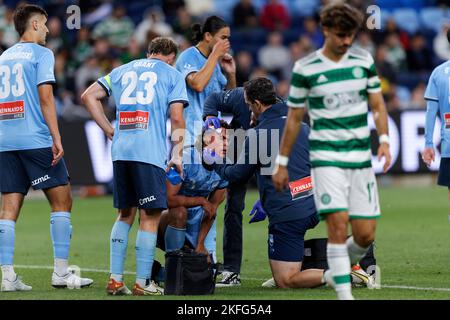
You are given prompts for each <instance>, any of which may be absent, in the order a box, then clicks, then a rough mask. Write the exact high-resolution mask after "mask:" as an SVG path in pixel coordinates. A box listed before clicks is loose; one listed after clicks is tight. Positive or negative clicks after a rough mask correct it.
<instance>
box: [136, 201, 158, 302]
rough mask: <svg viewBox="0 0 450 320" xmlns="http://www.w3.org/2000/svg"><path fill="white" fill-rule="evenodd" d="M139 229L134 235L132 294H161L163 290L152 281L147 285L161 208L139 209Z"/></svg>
mask: <svg viewBox="0 0 450 320" xmlns="http://www.w3.org/2000/svg"><path fill="white" fill-rule="evenodd" d="M139 211H140V223H139V231H138V234H137V237H136V284H135V285H134V288H133V294H134V295H162V294H164V290H163V289H162V288H160V287H159V286H158V285H156V283H154V282H153V281H151V282H150V284H149V285H147V280H149V279H150V278H151V270H152V266H153V261H154V257H155V251H156V239H157V233H158V225H159V220H160V218H161V212H162V210H161V209H140V210H139Z"/></svg>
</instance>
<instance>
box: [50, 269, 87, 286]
mask: <svg viewBox="0 0 450 320" xmlns="http://www.w3.org/2000/svg"><path fill="white" fill-rule="evenodd" d="M92 283H94V280H92V279H89V278H81V277H79V276H77V275H76V274H74V273H72V272H68V273H66V274H65V275H63V276H60V275H58V274H56V273H55V272H53V274H52V286H53V287H54V288H69V289H81V288H86V287H89V286H90V285H91V284H92Z"/></svg>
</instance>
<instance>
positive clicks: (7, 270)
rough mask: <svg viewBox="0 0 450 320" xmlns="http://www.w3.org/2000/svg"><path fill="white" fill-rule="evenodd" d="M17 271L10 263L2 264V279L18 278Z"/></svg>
mask: <svg viewBox="0 0 450 320" xmlns="http://www.w3.org/2000/svg"><path fill="white" fill-rule="evenodd" d="M16 276H17V275H16V273H15V272H14V267H13V266H12V265H10V264H7V265H3V266H2V279H4V280H8V281H14V280H16Z"/></svg>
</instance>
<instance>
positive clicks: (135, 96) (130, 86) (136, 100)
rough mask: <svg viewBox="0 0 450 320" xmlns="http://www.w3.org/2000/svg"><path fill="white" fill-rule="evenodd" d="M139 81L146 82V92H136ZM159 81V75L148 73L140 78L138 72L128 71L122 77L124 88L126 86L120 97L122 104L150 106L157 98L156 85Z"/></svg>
mask: <svg viewBox="0 0 450 320" xmlns="http://www.w3.org/2000/svg"><path fill="white" fill-rule="evenodd" d="M138 81H142V82H144V89H145V90H144V91H137V92H135V91H136V87H137V85H138ZM157 81H158V75H157V74H156V73H154V72H152V71H147V72H144V73H142V74H141V75H140V76H139V79H138V75H137V73H136V71H128V72H126V73H125V74H124V75H123V77H122V86H124V87H125V86H126V87H125V90H123V92H122V95H121V96H120V104H122V105H135V104H141V105H144V104H150V103H152V101H153V98H154V96H155V88H154V86H155V84H156V82H157Z"/></svg>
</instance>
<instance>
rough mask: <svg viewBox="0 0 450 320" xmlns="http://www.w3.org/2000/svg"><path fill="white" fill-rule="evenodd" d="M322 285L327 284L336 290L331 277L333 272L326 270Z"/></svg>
mask: <svg viewBox="0 0 450 320" xmlns="http://www.w3.org/2000/svg"><path fill="white" fill-rule="evenodd" d="M322 283H327V284H328V285H329V286H330V287H333V288H334V282H333V276H332V275H331V270H330V269H328V270H325V271H324V273H323V276H322Z"/></svg>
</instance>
